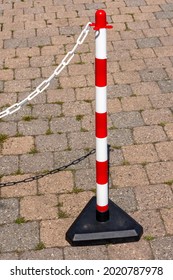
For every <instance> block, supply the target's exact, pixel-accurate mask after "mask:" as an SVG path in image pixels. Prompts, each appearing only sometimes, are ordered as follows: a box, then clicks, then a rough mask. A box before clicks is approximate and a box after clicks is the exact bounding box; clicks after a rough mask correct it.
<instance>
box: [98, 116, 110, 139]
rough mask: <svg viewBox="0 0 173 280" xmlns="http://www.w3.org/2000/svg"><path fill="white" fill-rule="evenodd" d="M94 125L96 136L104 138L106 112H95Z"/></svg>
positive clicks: (105, 135) (105, 134)
mask: <svg viewBox="0 0 173 280" xmlns="http://www.w3.org/2000/svg"><path fill="white" fill-rule="evenodd" d="M95 122H96V123H95V127H96V137H97V138H105V137H107V112H106V113H97V112H96V113H95Z"/></svg>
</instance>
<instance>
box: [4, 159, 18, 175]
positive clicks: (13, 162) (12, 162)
mask: <svg viewBox="0 0 173 280" xmlns="http://www.w3.org/2000/svg"><path fill="white" fill-rule="evenodd" d="M17 170H18V157H17V156H1V155H0V175H9V174H11V173H15V172H16V171H17Z"/></svg>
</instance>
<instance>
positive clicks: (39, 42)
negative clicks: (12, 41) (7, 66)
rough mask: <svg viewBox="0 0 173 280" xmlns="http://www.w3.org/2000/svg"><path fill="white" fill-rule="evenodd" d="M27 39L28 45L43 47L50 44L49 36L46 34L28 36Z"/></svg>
mask: <svg viewBox="0 0 173 280" xmlns="http://www.w3.org/2000/svg"><path fill="white" fill-rule="evenodd" d="M27 41H28V47H43V46H48V45H50V44H51V40H50V37H48V36H42V37H33V38H28V40H27Z"/></svg>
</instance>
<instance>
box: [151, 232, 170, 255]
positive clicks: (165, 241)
mask: <svg viewBox="0 0 173 280" xmlns="http://www.w3.org/2000/svg"><path fill="white" fill-rule="evenodd" d="M151 248H152V251H153V254H154V257H155V259H156V260H172V259H173V236H165V237H160V238H157V239H155V240H153V241H151Z"/></svg>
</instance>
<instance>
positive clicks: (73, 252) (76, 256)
mask: <svg viewBox="0 0 173 280" xmlns="http://www.w3.org/2000/svg"><path fill="white" fill-rule="evenodd" d="M64 258H65V260H107V259H108V253H107V248H106V246H97V247H96V246H93V247H88V246H87V247H76V248H75V247H65V248H64Z"/></svg>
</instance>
